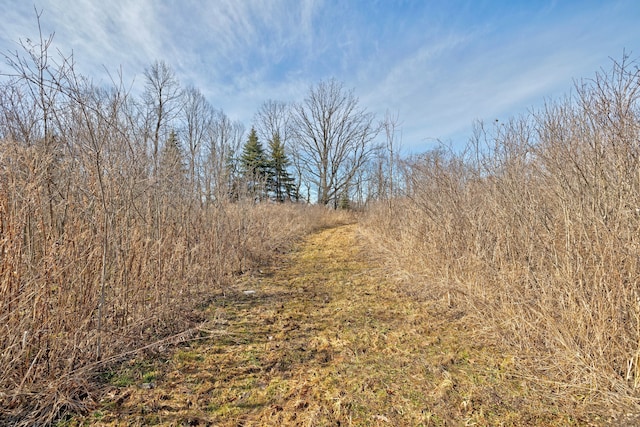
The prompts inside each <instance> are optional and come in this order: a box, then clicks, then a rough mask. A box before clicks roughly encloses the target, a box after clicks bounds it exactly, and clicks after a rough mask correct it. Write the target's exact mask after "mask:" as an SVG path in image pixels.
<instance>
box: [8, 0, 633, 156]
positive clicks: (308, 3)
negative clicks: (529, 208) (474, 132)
mask: <svg viewBox="0 0 640 427" xmlns="http://www.w3.org/2000/svg"><path fill="white" fill-rule="evenodd" d="M0 3H2V6H3V15H2V17H0V50H2V51H6V50H8V49H13V50H15V49H16V48H17V47H18V45H17V44H16V43H15V42H16V41H17V40H18V39H19V38H23V39H24V38H25V37H31V38H33V37H34V36H35V35H36V30H37V27H36V22H35V15H34V11H33V6H31V5H30V4H27V3H25V2H23V1H22V0H0ZM37 7H38V10H40V9H42V10H43V11H44V13H43V16H42V24H43V30H44V32H45V33H46V34H48V33H50V32H53V31H55V32H56V37H55V46H56V48H59V49H60V50H61V51H62V52H65V53H69V52H71V51H73V52H74V54H75V56H76V63H77V65H78V70H79V71H80V72H81V73H83V74H86V75H89V76H91V77H93V78H94V80H97V81H98V82H100V81H103V82H106V81H107V76H106V75H105V68H106V69H107V70H109V71H112V72H113V71H114V70H117V69H119V68H120V67H122V69H123V72H124V77H125V79H128V80H133V79H134V78H136V79H137V81H138V87H139V86H140V85H141V80H142V77H141V74H142V72H143V71H144V69H145V67H148V66H149V65H150V64H151V63H152V62H153V61H154V60H156V59H161V60H165V61H166V62H167V63H169V64H170V65H171V66H172V67H173V68H174V69H175V70H176V73H177V74H178V76H179V78H180V79H181V81H182V82H183V84H185V85H194V86H196V87H198V88H199V89H200V90H202V91H203V93H205V95H206V96H207V97H208V98H209V99H210V101H211V102H212V103H213V104H214V105H215V106H217V107H221V108H223V109H224V110H225V111H227V113H228V114H230V115H231V116H233V117H236V118H238V119H241V120H243V121H244V122H245V124H247V125H250V121H251V118H252V117H253V114H254V112H255V111H256V109H257V108H258V107H259V106H260V104H261V103H262V102H263V101H265V100H267V99H270V98H272V99H282V100H286V101H290V100H301V99H302V98H303V97H304V96H305V94H306V91H307V90H308V88H309V86H310V85H311V84H314V83H317V82H318V81H319V80H321V79H327V78H330V77H335V78H337V79H339V80H342V81H344V82H345V84H346V86H347V87H353V88H355V89H356V94H357V95H359V96H360V99H361V102H362V104H363V105H364V106H366V107H368V108H369V109H370V110H372V111H375V112H377V113H380V114H383V113H384V111H385V110H387V109H388V110H391V111H393V112H398V113H399V114H400V119H401V121H402V123H403V133H404V141H405V144H406V145H407V146H408V149H409V150H421V149H423V148H424V147H425V141H430V140H432V139H434V138H439V139H442V140H445V141H446V140H451V141H453V142H454V143H456V144H462V143H464V142H465V141H466V138H467V137H468V136H470V129H471V126H472V123H473V121H474V120H475V119H485V120H492V119H494V118H504V117H506V116H509V115H512V114H517V113H519V112H523V111H526V109H527V108H528V107H531V106H533V105H535V104H540V103H541V102H543V100H544V97H548V96H558V95H561V94H563V93H565V92H567V91H568V90H569V89H570V88H571V84H572V79H573V78H580V77H583V76H590V75H592V74H593V72H594V71H596V70H597V69H598V68H599V67H600V66H607V62H608V59H607V57H608V56H613V57H618V56H619V55H620V54H621V53H622V49H623V48H626V49H627V50H631V51H635V53H636V55H637V54H638V53H640V46H638V45H639V44H640V36H639V35H638V33H637V30H636V26H637V22H638V21H639V20H640V4H639V3H637V2H636V1H635V0H618V1H611V2H606V3H600V2H596V1H590V0H587V1H584V2H571V1H570V2H555V1H548V2H544V3H539V2H511V1H507V0H504V1H499V2H469V1H454V2H444V3H434V2H423V1H410V0H408V1H400V0H398V1H379V2H375V1H374V2H371V1H360V0H354V1H350V2H341V1H338V0H300V1H298V0H271V1H262V0H216V1H214V2H203V1H199V0H182V1H177V0H164V1H154V0H110V1H95V0H74V1H72V0H41V1H39V2H38V4H37ZM0 69H2V66H0Z"/></svg>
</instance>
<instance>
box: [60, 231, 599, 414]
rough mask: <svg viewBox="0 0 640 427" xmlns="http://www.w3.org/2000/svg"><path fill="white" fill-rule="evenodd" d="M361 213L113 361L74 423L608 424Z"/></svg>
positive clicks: (256, 273)
mask: <svg viewBox="0 0 640 427" xmlns="http://www.w3.org/2000/svg"><path fill="white" fill-rule="evenodd" d="M363 241H364V240H363V239H361V238H359V237H358V232H357V226H356V225H346V226H339V227H335V228H330V229H325V230H323V231H321V232H318V233H316V234H314V235H312V236H310V237H309V238H308V239H307V240H306V241H305V242H304V243H302V244H301V245H300V246H299V247H298V248H297V249H296V250H295V251H294V252H292V253H291V254H288V255H285V256H283V259H282V260H281V262H279V263H278V264H277V266H273V267H271V268H265V269H263V270H260V271H256V272H254V273H253V274H248V275H246V277H243V278H242V279H241V280H239V281H238V283H236V286H235V288H234V289H233V290H231V291H229V290H227V292H225V293H224V294H222V293H221V294H219V295H218V296H217V297H216V298H215V299H214V300H213V301H212V302H211V304H210V306H209V307H208V308H207V313H208V321H207V322H206V323H205V324H204V325H203V326H202V327H201V328H200V337H199V338H198V339H195V340H191V341H188V342H185V343H183V344H182V345H180V346H178V347H176V348H174V349H172V350H171V351H170V352H169V351H168V350H166V349H165V350H164V353H159V354H156V355H147V357H146V358H139V359H135V360H130V361H128V362H126V363H124V364H123V365H122V366H120V367H118V368H117V369H114V370H113V371H110V372H108V373H104V375H103V381H105V382H107V383H108V384H107V388H108V392H106V393H105V398H104V399H103V400H102V401H101V403H100V404H99V407H98V408H96V409H95V411H93V412H92V413H90V414H88V415H86V416H85V417H83V418H73V419H70V420H67V421H64V422H61V423H60V424H66V425H108V426H125V425H126V426H129V425H167V426H168V425H190V426H205V425H222V426H264V425H304V426H349V425H354V426H377V425H379V426H387V425H388V426H404V425H406V426H418V425H423V426H444V425H447V426H449V425H598V424H600V423H604V420H600V419H599V418H598V417H597V416H596V415H594V414H580V415H577V414H579V413H580V412H579V411H578V410H577V409H576V410H575V411H570V412H573V413H567V409H566V408H565V407H563V408H564V409H560V407H557V406H555V405H554V401H553V396H552V395H549V394H546V395H544V394H543V393H541V392H538V391H536V389H535V387H533V386H531V385H529V384H528V383H527V382H526V381H524V380H523V379H522V378H519V377H518V376H517V366H516V365H517V363H516V362H515V360H514V358H513V357H511V356H510V355H509V354H507V353H504V352H501V351H499V350H498V349H496V348H494V347H493V346H491V345H490V343H487V342H483V340H482V339H479V338H478V336H477V334H475V333H474V328H473V327H472V325H468V324H465V318H464V316H463V315H462V314H461V313H456V312H455V310H452V309H449V308H447V307H446V306H444V305H443V306H440V305H438V303H437V302H433V301H424V300H422V301H421V300H420V299H419V298H416V297H415V296H412V295H410V294H409V293H407V292H406V291H403V290H402V289H403V287H402V286H401V285H400V284H398V283H397V282H395V281H394V280H392V279H390V278H388V277H386V275H385V270H384V269H383V268H381V267H379V265H378V263H377V262H376V261H375V260H374V259H373V258H372V257H371V256H369V255H367V251H365V250H364V249H363Z"/></svg>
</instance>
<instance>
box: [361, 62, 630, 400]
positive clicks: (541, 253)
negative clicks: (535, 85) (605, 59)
mask: <svg viewBox="0 0 640 427" xmlns="http://www.w3.org/2000/svg"><path fill="white" fill-rule="evenodd" d="M403 176H404V187H405V196H404V197H401V198H396V199H395V200H393V201H392V203H391V204H390V205H389V204H384V205H382V204H381V205H380V206H377V207H376V208H373V209H372V210H371V211H370V212H369V216H368V219H367V225H368V227H369V230H371V231H372V232H373V234H374V236H375V237H376V239H377V240H378V241H379V242H381V245H382V247H383V248H384V249H385V250H386V253H387V254H388V257H389V259H390V260H393V261H394V262H397V263H399V264H401V265H402V266H404V268H406V269H409V270H411V271H413V272H414V273H416V274H421V275H423V276H424V277H425V280H424V281H420V283H421V285H419V286H421V287H423V291H424V292H425V293H427V294H431V295H432V296H434V297H442V298H446V299H447V302H449V303H450V304H452V305H455V306H457V307H458V308H460V309H464V310H465V311H466V312H467V313H469V314H470V315H471V316H473V317H474V318H475V322H476V325H477V328H478V330H479V331H484V332H486V333H491V334H493V335H494V336H497V337H499V338H500V339H501V340H502V342H503V343H504V344H506V345H508V346H510V349H511V351H512V352H514V354H515V355H516V360H517V361H518V362H517V363H518V365H517V368H518V372H519V374H521V375H523V376H524V377H526V378H530V379H531V378H533V379H536V380H537V381H538V382H539V384H547V385H550V386H551V388H553V391H554V393H558V396H560V397H561V396H563V393H564V397H566V398H568V399H570V401H572V402H574V403H575V402H579V403H584V402H587V403H590V404H613V403H616V402H617V403H627V404H629V403H637V402H638V401H639V398H640V394H639V391H640V389H639V387H640V72H639V71H638V63H637V62H635V61H631V60H629V59H628V58H627V57H624V58H623V59H622V61H620V62H614V63H613V65H612V67H611V69H610V70H606V71H604V70H603V71H600V72H598V73H597V74H596V75H595V77H594V78H592V79H586V80H582V81H580V82H578V83H577V84H576V88H575V92H574V93H573V94H572V95H570V96H568V97H566V98H565V99H562V100H559V101H556V102H549V103H548V104H547V105H546V107H545V108H543V109H542V110H541V111H538V112H536V113H531V114H529V115H527V116H523V117H519V118H514V119H512V120H509V121H508V122H506V123H499V122H498V123H494V124H493V125H492V126H489V127H487V126H484V125H482V124H480V125H478V126H477V128H476V132H475V134H474V136H473V138H472V139H471V143H470V144H469V147H468V148H467V149H466V150H465V151H464V152H452V151H450V150H447V149H438V150H433V151H431V152H428V153H426V154H424V155H420V156H415V157H413V158H411V159H408V160H407V161H405V162H404V164H403ZM416 286H418V285H416Z"/></svg>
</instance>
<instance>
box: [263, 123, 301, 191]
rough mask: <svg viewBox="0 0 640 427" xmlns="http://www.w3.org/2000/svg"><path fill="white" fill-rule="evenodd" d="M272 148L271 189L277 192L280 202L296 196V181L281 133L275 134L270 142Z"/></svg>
mask: <svg viewBox="0 0 640 427" xmlns="http://www.w3.org/2000/svg"><path fill="white" fill-rule="evenodd" d="M269 148H270V149H271V153H270V154H271V158H270V159H269V160H270V162H269V163H270V165H269V166H270V169H271V171H270V189H271V191H273V192H274V194H275V199H276V200H277V201H278V202H284V201H285V200H287V199H292V198H295V197H293V193H294V182H293V178H291V175H289V171H288V170H287V168H288V167H289V165H290V164H291V162H290V161H289V159H288V158H287V155H286V153H285V150H284V144H282V142H281V140H280V135H278V134H275V135H274V136H273V138H272V139H271V141H270V142H269Z"/></svg>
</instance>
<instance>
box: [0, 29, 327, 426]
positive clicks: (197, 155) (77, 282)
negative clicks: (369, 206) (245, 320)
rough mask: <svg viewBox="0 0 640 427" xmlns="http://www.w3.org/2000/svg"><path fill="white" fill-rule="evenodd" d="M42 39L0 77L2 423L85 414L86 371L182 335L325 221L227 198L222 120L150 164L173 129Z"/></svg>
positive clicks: (214, 117) (218, 116)
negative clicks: (78, 69) (218, 295)
mask: <svg viewBox="0 0 640 427" xmlns="http://www.w3.org/2000/svg"><path fill="white" fill-rule="evenodd" d="M29 43H31V42H29ZM50 44H51V39H44V38H42V37H41V39H40V42H39V44H34V43H31V44H30V45H28V46H24V47H25V51H26V54H25V55H22V54H20V53H15V55H13V54H11V55H9V56H7V57H6V59H7V61H8V63H9V65H10V66H11V69H12V70H13V71H12V72H11V73H9V75H8V76H7V75H5V76H4V77H5V79H4V80H3V81H2V82H0V328H1V330H0V366H1V367H2V368H1V369H0V424H2V425H46V424H48V423H51V422H52V420H54V419H55V417H57V416H59V415H61V414H62V413H64V412H65V411H76V410H83V409H85V408H86V407H87V405H90V404H91V402H92V399H93V398H94V397H95V393H94V385H93V383H92V381H91V378H92V375H94V374H95V373H96V372H98V371H99V370H100V369H102V368H104V367H106V366H108V365H109V364H111V363H113V362H116V361H118V360H119V359H120V358H122V357H124V356H126V355H128V354H131V352H133V351H137V350H140V349H143V348H146V347H148V346H150V345H153V344H154V343H155V344H158V343H161V342H165V341H167V340H170V339H171V337H174V338H175V339H180V338H185V337H188V335H189V334H190V333H191V332H193V328H194V327H195V326H196V325H197V324H198V322H200V321H201V320H202V319H201V316H202V315H201V314H198V313H199V311H198V310H197V308H198V307H202V306H204V305H206V304H207V303H208V301H209V300H210V297H211V295H212V294H213V293H214V292H218V291H219V290H220V289H225V287H227V286H228V285H229V283H230V282H231V280H232V278H233V276H234V275H237V274H239V273H242V272H245V271H247V270H248V269H251V268H253V267H254V266H256V265H257V264H259V263H262V262H265V261H268V260H269V259H270V258H271V257H273V256H274V255H275V254H277V253H279V252H282V250H285V249H286V248H287V247H288V246H289V245H291V243H292V242H293V241H294V240H295V239H296V238H298V237H299V236H300V235H301V234H303V233H306V232H308V231H309V230H311V229H312V228H315V227H318V226H322V225H323V223H325V222H326V221H330V219H329V218H328V216H327V214H328V211H326V210H325V209H322V208H317V209H316V208H313V207H309V206H304V205H302V204H298V205H296V204H275V203H268V202H265V203H255V202H254V201H253V200H252V199H248V198H243V197H234V198H233V199H234V200H236V201H234V202H232V200H231V198H230V197H229V194H228V192H229V189H230V188H231V187H230V185H229V181H230V179H232V177H231V176H230V175H229V174H228V172H227V168H225V162H226V161H227V158H228V156H231V155H232V154H233V147H232V146H231V143H230V142H229V140H227V139H224V138H226V137H227V136H228V135H229V134H230V133H231V131H232V130H233V129H234V128H233V126H232V125H231V123H230V121H229V120H228V118H226V116H224V115H223V114H222V113H221V112H218V111H216V110H212V109H203V110H197V111H196V110H193V111H192V113H193V114H200V115H201V116H198V118H199V119H201V120H200V121H195V120H192V121H190V122H188V123H189V125H193V123H194V122H197V124H198V123H202V126H204V127H202V128H198V129H193V132H191V131H192V129H191V128H189V133H188V135H189V137H191V136H192V135H194V134H196V133H197V134H198V135H200V137H201V140H195V139H194V140H193V141H191V140H190V146H189V151H188V152H186V150H185V151H183V152H182V156H185V157H188V158H180V153H179V150H176V149H174V150H173V151H170V150H168V149H167V150H165V151H164V152H163V153H162V156H163V157H161V158H160V159H158V158H157V157H154V156H156V155H157V154H158V153H156V152H155V151H153V150H152V148H153V145H152V144H151V142H152V141H150V135H153V127H152V126H153V125H156V124H157V127H156V128H155V129H156V134H158V135H159V132H158V129H165V130H168V129H172V128H173V127H179V126H181V123H179V121H178V120H177V119H174V121H173V122H171V123H170V122H168V121H167V122H165V119H164V118H163V117H162V116H161V115H160V113H157V117H155V118H154V116H153V115H154V114H156V111H157V110H154V108H153V106H152V105H151V104H149V105H145V104H143V103H141V101H140V100H139V99H135V98H134V97H132V96H131V95H130V94H129V93H127V92H126V91H125V90H124V89H123V85H122V84H121V83H114V84H113V86H112V87H107V88H97V87H95V86H94V85H93V84H91V83H90V81H89V80H88V79H85V78H83V77H82V76H79V75H77V74H76V73H75V71H74V69H73V59H72V58H65V57H60V58H57V59H56V60H53V59H52V58H50V57H49V54H48V49H49V46H50ZM174 108H175V111H179V110H180V108H179V106H176V107H174ZM154 120H156V121H155V122H154ZM216 123H219V125H218V126H219V127H218V128H215V127H214V126H216ZM230 129H231V130H230ZM196 130H197V131H198V132H195V131H196ZM166 133H167V134H168V133H169V132H166ZM225 135H227V136H225ZM155 142H156V143H157V142H158V141H157V140H156V141H155ZM165 147H166V145H165ZM170 148H171V147H170ZM156 151H157V150H156ZM166 153H169V154H171V155H169V154H166ZM158 155H159V154H158ZM186 164H188V165H189V168H188V170H187V168H186V166H185V165H186ZM190 331H191V332H190Z"/></svg>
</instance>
